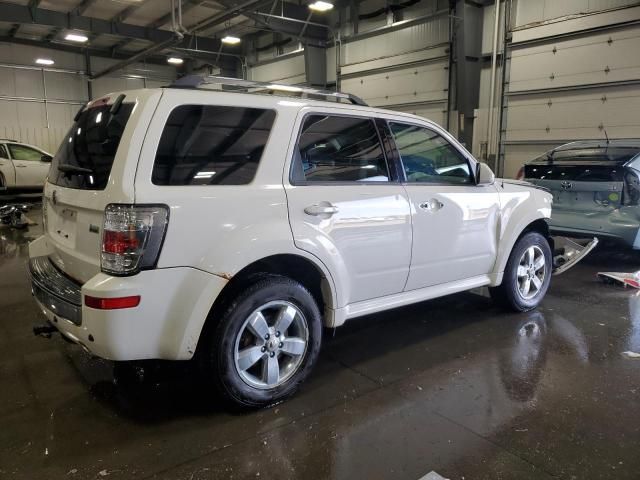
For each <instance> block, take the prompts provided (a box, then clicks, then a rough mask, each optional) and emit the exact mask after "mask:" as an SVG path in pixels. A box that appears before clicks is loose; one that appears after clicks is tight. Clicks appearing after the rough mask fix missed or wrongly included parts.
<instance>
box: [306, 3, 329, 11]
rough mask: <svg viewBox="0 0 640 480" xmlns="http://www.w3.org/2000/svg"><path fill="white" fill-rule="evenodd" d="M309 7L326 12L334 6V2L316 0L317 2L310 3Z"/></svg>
mask: <svg viewBox="0 0 640 480" xmlns="http://www.w3.org/2000/svg"><path fill="white" fill-rule="evenodd" d="M309 8H310V9H311V10H314V11H316V12H326V11H328V10H331V9H332V8H333V3H329V2H323V1H322V0H316V1H315V2H313V3H310V4H309Z"/></svg>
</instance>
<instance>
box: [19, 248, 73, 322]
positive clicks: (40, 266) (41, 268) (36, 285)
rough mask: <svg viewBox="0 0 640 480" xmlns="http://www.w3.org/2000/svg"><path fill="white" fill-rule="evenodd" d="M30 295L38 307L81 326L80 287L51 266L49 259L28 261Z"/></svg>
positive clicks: (35, 258) (40, 258) (36, 258)
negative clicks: (40, 306) (42, 307)
mask: <svg viewBox="0 0 640 480" xmlns="http://www.w3.org/2000/svg"><path fill="white" fill-rule="evenodd" d="M29 277H31V293H32V295H33V296H34V297H35V298H36V300H37V301H38V303H40V305H42V306H44V307H45V308H47V309H48V310H50V311H52V312H55V313H56V314H57V315H59V316H60V317H63V318H65V319H68V320H69V321H71V323H73V324H74V325H81V324H82V294H81V293H80V285H78V284H77V283H75V282H73V281H72V280H71V279H69V278H68V277H66V276H64V275H63V274H62V273H60V272H59V271H58V269H56V267H54V266H53V264H52V263H51V261H50V260H49V257H47V256H43V257H34V258H32V259H30V260H29Z"/></svg>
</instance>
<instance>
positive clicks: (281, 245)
mask: <svg viewBox="0 0 640 480" xmlns="http://www.w3.org/2000/svg"><path fill="white" fill-rule="evenodd" d="M289 103H291V102H289ZM189 104H190V105H229V106H245V107H252V108H267V109H273V107H274V102H273V100H272V99H269V98H268V97H264V98H263V97H262V96H259V95H253V96H251V97H247V96H243V95H239V94H233V93H226V94H225V93H217V92H206V91H197V90H172V89H167V90H165V92H164V94H163V97H162V100H161V101H160V104H159V105H158V108H157V110H156V112H155V114H154V117H153V119H152V121H151V123H150V125H149V130H148V133H147V136H146V138H145V142H144V145H143V148H142V153H141V157H140V163H139V168H138V171H137V173H136V178H135V188H136V203H162V204H166V205H168V207H169V209H170V213H169V226H168V229H167V234H166V237H165V241H164V244H163V247H162V251H161V254H160V258H159V260H158V265H157V266H158V268H170V267H192V268H196V269H199V270H202V271H205V272H208V273H211V274H213V275H217V276H219V277H222V278H225V279H227V280H228V279H231V278H232V277H233V276H235V275H236V274H237V273H238V272H239V271H240V270H242V269H243V268H244V267H246V266H248V265H250V264H251V263H253V262H255V261H257V260H260V259H262V258H265V257H268V256H271V255H276V254H287V253H290V254H295V255H299V256H303V257H306V258H309V259H310V260H311V261H312V262H313V263H314V264H316V265H317V266H318V268H320V269H321V270H322V271H323V272H324V274H325V276H326V277H327V278H329V279H330V281H331V276H330V275H329V272H328V270H327V269H326V267H325V266H324V265H322V263H321V262H319V261H318V259H317V258H314V257H312V256H311V255H309V254H307V253H305V252H303V251H302V250H300V249H298V248H296V247H295V245H294V243H293V235H292V233H291V228H290V225H289V219H288V211H287V199H286V194H285V191H284V187H283V185H282V172H283V166H284V163H285V162H284V160H285V158H286V155H287V148H288V145H289V139H290V138H291V129H292V126H293V123H294V120H295V116H296V113H297V111H298V108H297V107H293V106H292V107H291V108H288V107H287V106H286V103H285V104H284V106H278V109H277V113H276V118H275V122H274V125H273V128H272V131H271V134H270V137H269V141H268V143H267V146H266V148H265V150H264V152H263V154H262V158H261V160H260V164H259V166H258V170H257V172H256V176H255V178H254V179H253V181H252V182H251V183H250V184H247V185H203V186H200V185H185V186H162V185H154V184H153V183H152V181H151V176H152V171H153V164H154V161H155V155H156V150H157V146H158V144H159V142H160V137H161V135H162V130H163V128H164V125H165V124H166V122H167V119H168V117H169V114H170V113H171V111H172V110H173V109H174V108H176V107H177V106H180V105H189ZM332 290H333V291H335V289H333V288H332Z"/></svg>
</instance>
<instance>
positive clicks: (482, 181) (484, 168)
mask: <svg viewBox="0 0 640 480" xmlns="http://www.w3.org/2000/svg"><path fill="white" fill-rule="evenodd" d="M495 181H496V176H495V175H494V173H493V170H491V168H489V165H487V164H486V163H478V169H477V170H476V185H493V184H494V183H495Z"/></svg>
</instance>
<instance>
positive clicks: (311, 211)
mask: <svg viewBox="0 0 640 480" xmlns="http://www.w3.org/2000/svg"><path fill="white" fill-rule="evenodd" d="M304 213H306V214H307V215H313V216H314V217H318V216H320V215H327V216H331V215H333V214H334V213H338V207H336V206H334V205H331V204H330V203H328V202H327V203H324V202H323V203H316V204H314V205H309V206H308V207H307V208H305V209H304Z"/></svg>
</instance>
